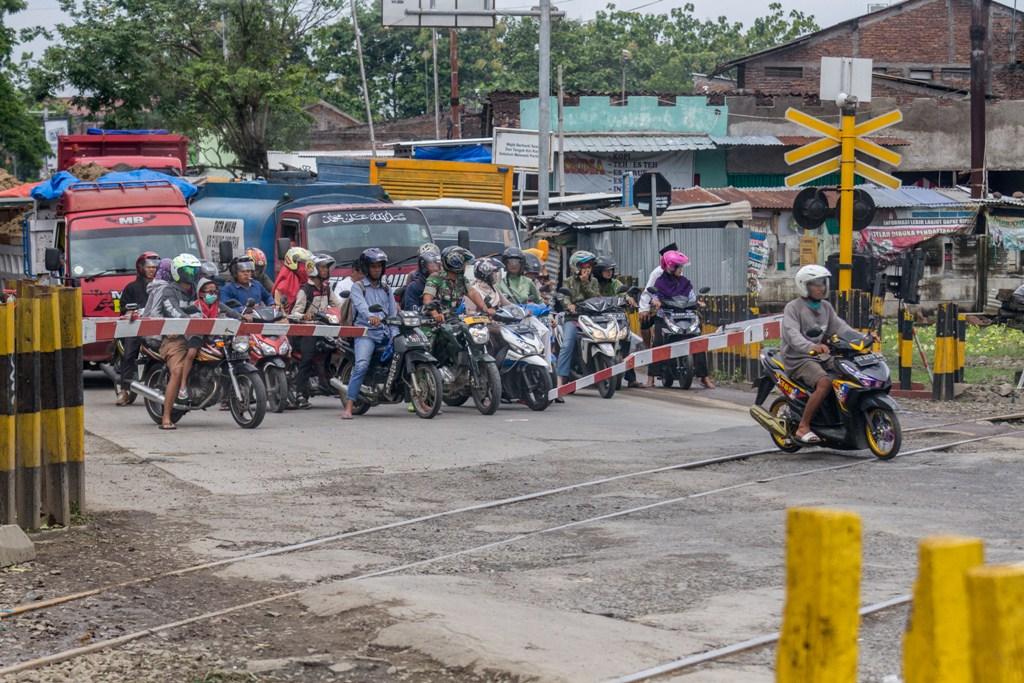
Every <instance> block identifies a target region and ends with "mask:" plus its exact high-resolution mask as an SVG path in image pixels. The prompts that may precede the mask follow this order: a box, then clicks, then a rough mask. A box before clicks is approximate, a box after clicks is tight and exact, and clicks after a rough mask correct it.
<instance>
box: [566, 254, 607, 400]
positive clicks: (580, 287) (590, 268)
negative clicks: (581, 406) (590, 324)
mask: <svg viewBox="0 0 1024 683" xmlns="http://www.w3.org/2000/svg"><path fill="white" fill-rule="evenodd" d="M596 261H597V256H595V255H594V254H592V253H590V252H589V251H577V252H574V253H573V255H572V256H571V257H570V258H569V270H570V271H571V272H572V275H571V276H570V277H569V278H568V279H567V280H566V281H565V287H566V289H568V290H569V297H568V299H569V301H568V302H567V304H566V310H568V311H569V313H575V312H576V304H578V303H579V302H581V301H586V300H587V299H592V298H594V297H596V296H601V286H600V283H599V282H598V281H597V278H595V277H592V276H593V272H594V263H595V262H596ZM576 335H577V330H576V321H575V320H568V319H567V320H565V321H563V322H562V347H561V348H560V349H558V363H557V372H558V386H562V385H563V384H565V383H566V382H568V381H569V376H570V375H571V374H572V359H573V354H574V353H575V352H576ZM555 401H556V402H557V403H564V401H563V400H562V399H560V398H557V399H555Z"/></svg>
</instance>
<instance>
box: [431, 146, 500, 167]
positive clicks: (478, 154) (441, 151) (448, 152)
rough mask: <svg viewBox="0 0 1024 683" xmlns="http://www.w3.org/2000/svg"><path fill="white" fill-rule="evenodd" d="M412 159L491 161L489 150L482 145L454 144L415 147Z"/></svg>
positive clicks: (483, 162) (481, 162) (479, 162)
mask: <svg viewBox="0 0 1024 683" xmlns="http://www.w3.org/2000/svg"><path fill="white" fill-rule="evenodd" d="M412 156H413V158H414V159H429V160H430V161H468V162H470V163H476V164H489V163H491V150H490V149H488V148H487V147H484V146H483V145H455V146H447V145H446V146H442V147H415V148H414V149H413V152H412Z"/></svg>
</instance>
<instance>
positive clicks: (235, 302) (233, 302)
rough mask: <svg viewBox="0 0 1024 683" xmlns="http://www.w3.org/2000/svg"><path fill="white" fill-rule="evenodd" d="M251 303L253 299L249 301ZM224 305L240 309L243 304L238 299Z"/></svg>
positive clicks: (228, 301) (230, 300) (229, 300)
mask: <svg viewBox="0 0 1024 683" xmlns="http://www.w3.org/2000/svg"><path fill="white" fill-rule="evenodd" d="M249 301H253V299H249ZM224 303H226V304H227V305H228V306H230V307H231V308H238V307H239V306H241V305H242V303H241V302H240V301H239V300H238V299H228V300H227V301H225V302H224Z"/></svg>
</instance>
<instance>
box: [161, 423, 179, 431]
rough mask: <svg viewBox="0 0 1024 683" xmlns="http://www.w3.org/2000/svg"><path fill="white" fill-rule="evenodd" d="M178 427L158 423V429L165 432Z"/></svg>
mask: <svg viewBox="0 0 1024 683" xmlns="http://www.w3.org/2000/svg"><path fill="white" fill-rule="evenodd" d="M177 428H178V425H160V429H162V430H163V431H165V432H171V431H174V430H175V429H177Z"/></svg>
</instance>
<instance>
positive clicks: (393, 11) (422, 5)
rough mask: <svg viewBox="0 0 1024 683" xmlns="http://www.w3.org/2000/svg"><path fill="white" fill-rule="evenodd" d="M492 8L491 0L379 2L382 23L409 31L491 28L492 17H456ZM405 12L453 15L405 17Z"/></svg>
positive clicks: (492, 26) (410, 15)
mask: <svg viewBox="0 0 1024 683" xmlns="http://www.w3.org/2000/svg"><path fill="white" fill-rule="evenodd" d="M493 9H494V0H381V23H382V24H383V25H384V26H405V27H409V28H419V27H428V28H494V21H495V17H494V15H476V16H474V15H472V14H455V12H458V11H463V12H464V11H472V10H487V11H490V10H493ZM406 10H439V11H450V12H452V14H408V13H407V12H406Z"/></svg>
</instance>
